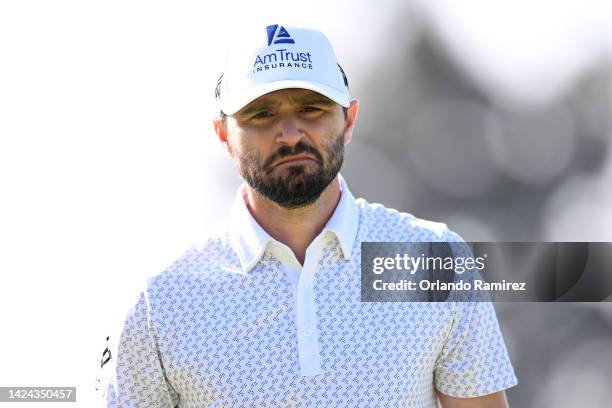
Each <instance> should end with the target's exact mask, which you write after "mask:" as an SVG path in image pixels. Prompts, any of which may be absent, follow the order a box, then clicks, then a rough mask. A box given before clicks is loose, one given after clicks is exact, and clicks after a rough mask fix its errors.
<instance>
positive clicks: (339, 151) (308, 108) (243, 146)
mask: <svg viewBox="0 0 612 408" xmlns="http://www.w3.org/2000/svg"><path fill="white" fill-rule="evenodd" d="M346 125H347V119H346V117H345V114H344V112H343V110H342V107H341V106H340V105H338V104H337V103H335V102H333V101H332V100H330V99H328V98H326V97H325V96H323V95H320V94H318V93H316V92H313V91H308V90H303V89H284V90H280V91H276V92H272V93H269V94H266V95H264V96H262V97H260V98H258V99H256V100H255V101H253V102H251V103H250V104H249V105H247V106H245V107H244V108H243V109H242V110H240V111H239V112H237V113H236V114H234V115H232V116H228V117H227V118H226V124H225V126H226V131H227V143H228V146H229V149H230V152H231V154H232V157H233V159H234V162H235V164H236V166H237V167H238V170H239V172H240V175H241V176H242V177H243V178H244V179H245V181H246V182H247V183H248V184H249V185H250V186H251V188H253V189H254V190H255V191H257V192H258V193H259V194H261V195H263V196H264V197H267V198H268V199H270V200H272V201H274V202H276V203H277V204H278V205H280V206H282V207H285V208H299V207H303V206H306V205H309V204H311V203H313V202H314V201H316V199H317V198H318V197H319V196H320V195H321V193H322V192H323V190H325V188H326V187H327V186H328V185H329V183H330V182H331V181H332V180H333V179H334V178H335V177H336V175H337V174H338V172H339V171H340V167H341V166H342V161H343V158H344V145H345V143H346V142H347V139H346V138H345V130H346Z"/></svg>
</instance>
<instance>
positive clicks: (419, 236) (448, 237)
mask: <svg viewBox="0 0 612 408" xmlns="http://www.w3.org/2000/svg"><path fill="white" fill-rule="evenodd" d="M356 203H357V206H358V208H359V212H360V229H362V231H361V232H362V234H363V238H364V239H368V240H372V241H397V242H403V241H414V242H463V238H461V236H459V235H458V234H457V233H455V232H454V231H452V230H451V229H450V228H449V227H448V226H447V225H446V224H445V223H443V222H435V221H430V220H426V219H422V218H418V217H415V216H414V215H412V214H410V213H407V212H402V211H398V210H396V209H393V208H388V207H385V206H384V205H382V204H378V203H369V202H368V201H366V200H365V199H363V198H359V199H357V200H356Z"/></svg>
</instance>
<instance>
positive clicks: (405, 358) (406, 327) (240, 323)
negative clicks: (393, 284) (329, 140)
mask: <svg viewBox="0 0 612 408" xmlns="http://www.w3.org/2000/svg"><path fill="white" fill-rule="evenodd" d="M339 178H340V182H341V189H342V190H341V197H340V201H339V203H338V205H337V207H336V209H335V211H334V213H333V215H332V217H331V218H330V220H329V221H328V223H327V224H326V226H325V228H324V229H323V231H321V233H320V234H319V235H318V236H317V237H316V238H315V239H314V241H313V242H312V243H311V244H310V246H309V247H308V249H307V251H306V257H305V261H304V264H303V266H302V265H301V264H300V263H299V262H298V261H297V259H296V258H295V256H294V254H293V252H292V251H291V250H290V249H289V248H288V247H287V246H286V245H284V244H283V243H281V242H278V241H276V240H275V239H273V238H272V237H271V236H270V235H269V234H268V233H267V232H266V231H265V230H263V229H262V228H261V227H260V226H259V225H258V224H257V222H256V221H255V220H254V218H253V217H252V216H251V214H250V212H249V210H248V209H247V207H246V205H245V202H244V197H243V193H244V187H245V186H244V185H243V186H242V187H241V188H240V190H239V191H238V194H237V197H236V199H235V202H234V205H233V207H232V210H231V213H230V216H229V218H228V219H227V220H225V221H224V222H222V223H221V224H220V225H219V226H218V227H217V228H215V229H214V230H213V232H211V233H210V235H209V236H208V238H207V239H206V240H205V241H204V243H203V244H202V245H200V246H197V247H194V248H192V249H191V250H189V251H188V252H187V253H186V254H185V255H184V256H183V257H181V259H179V260H177V261H176V262H175V263H174V264H173V265H171V266H170V267H169V268H168V269H167V270H165V271H164V272H163V273H161V274H159V275H157V276H154V277H152V278H151V279H149V280H148V281H147V285H146V288H145V289H144V290H143V291H142V293H140V295H139V297H138V299H137V301H136V302H135V305H134V307H133V308H132V309H131V310H130V311H129V313H128V315H127V318H126V319H125V322H124V323H123V324H122V326H121V328H120V329H118V331H117V333H113V334H111V335H110V336H109V337H108V345H107V348H106V350H105V355H104V356H103V360H102V361H103V362H105V364H104V366H103V367H102V376H103V379H102V380H101V386H100V388H101V390H102V392H103V394H104V398H105V400H106V401H107V404H108V406H109V407H411V408H430V407H437V406H438V404H437V399H436V394H435V390H436V389H437V390H439V391H440V392H442V393H444V394H447V395H450V396H455V397H476V396H481V395H486V394H490V393H493V392H497V391H500V390H504V389H506V388H509V387H512V386H514V385H515V384H516V383H517V379H516V377H515V375H514V371H513V368H512V365H511V363H510V360H509V358H508V353H507V351H506V347H505V345H504V341H503V338H502V335H501V332H500V328H499V325H498V322H497V319H496V316H495V312H494V309H493V307H492V305H491V304H490V303H486V302H484V303H483V302H469V303H459V302H439V303H427V302H414V303H411V302H388V303H385V302H371V303H368V302H361V301H360V296H361V291H360V278H361V273H360V258H361V250H360V243H361V242H364V241H370V242H371V241H380V242H384V241H393V242H411V241H412V242H414V241H417V242H425V241H436V242H438V241H454V242H457V241H461V238H460V237H459V236H458V235H457V234H455V233H453V232H452V231H450V230H449V229H448V228H447V227H446V225H444V224H440V223H433V222H429V221H424V220H421V219H418V218H415V217H414V216H412V215H410V214H406V213H400V212H398V211H395V210H392V209H388V208H385V207H384V206H382V205H380V204H370V203H368V202H367V201H365V200H363V199H357V200H356V199H354V197H353V196H352V194H351V192H350V191H349V189H348V187H347V185H346V182H345V181H344V179H342V177H341V176H339Z"/></svg>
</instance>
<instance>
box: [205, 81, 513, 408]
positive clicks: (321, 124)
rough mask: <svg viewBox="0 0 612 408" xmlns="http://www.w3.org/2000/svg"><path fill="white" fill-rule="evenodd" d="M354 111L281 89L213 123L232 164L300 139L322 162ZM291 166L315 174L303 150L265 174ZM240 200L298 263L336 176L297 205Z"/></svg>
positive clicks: (333, 202) (473, 407)
mask: <svg viewBox="0 0 612 408" xmlns="http://www.w3.org/2000/svg"><path fill="white" fill-rule="evenodd" d="M358 111H359V102H358V101H357V100H356V99H353V100H352V101H351V103H350V106H349V107H348V109H347V112H346V115H345V114H344V112H343V110H342V107H341V106H340V105H338V104H337V103H335V102H333V101H331V100H329V99H327V98H325V97H323V96H322V95H319V94H318V93H316V92H313V91H309V90H305V89H284V90H280V91H275V92H271V93H269V94H266V95H264V96H262V97H260V98H258V99H256V100H255V101H253V102H251V103H250V104H248V105H247V106H245V107H244V108H243V109H241V110H240V111H239V112H237V113H236V114H234V115H229V116H227V117H226V119H225V120H222V119H220V118H217V119H215V120H214V121H213V127H214V129H215V133H216V135H217V137H218V139H219V141H220V142H221V143H222V144H223V146H224V147H225V149H226V151H227V153H228V154H229V155H230V157H231V158H232V159H233V160H234V163H235V164H236V166H238V168H240V165H241V163H240V157H241V156H243V155H245V154H247V153H253V152H254V153H257V154H258V157H259V158H260V160H261V161H262V162H265V160H266V159H267V158H269V157H271V155H273V154H274V153H275V152H277V151H278V149H279V148H280V147H281V146H289V147H293V146H295V145H296V144H297V143H299V142H300V141H302V142H304V143H306V144H308V145H310V146H312V147H314V148H315V149H317V151H319V153H320V154H321V157H323V160H329V157H327V155H326V149H325V146H326V145H329V144H331V143H333V142H334V141H335V140H336V138H337V137H338V135H341V134H343V139H344V145H345V146H346V145H347V144H348V143H349V142H350V141H351V138H352V136H353V130H354V127H355V122H356V120H357V112H358ZM288 159H289V161H286V160H288ZM292 159H295V160H292ZM282 161H286V162H285V163H282ZM292 166H304V170H305V171H306V172H317V171H319V170H320V166H321V163H319V162H318V161H317V160H316V159H315V158H313V157H311V156H310V155H308V154H299V155H297V156H294V157H284V158H282V159H279V160H277V161H276V162H274V163H273V164H272V166H271V169H270V173H269V174H270V177H272V176H285V175H288V174H289V169H290V168H291V167H292ZM244 200H245V203H246V205H247V208H248V209H249V211H250V213H251V214H252V215H253V218H255V220H256V221H257V222H258V224H259V225H260V226H261V227H262V228H263V229H265V230H266V231H267V232H268V233H269V234H270V236H272V237H273V238H274V239H276V240H278V241H280V242H282V243H284V244H285V245H287V246H288V247H289V248H291V250H292V251H293V253H294V254H295V256H296V259H297V260H298V261H299V262H300V263H301V264H302V265H303V264H304V259H305V255H306V249H307V248H308V245H310V243H311V242H312V241H313V240H314V238H316V236H317V235H318V234H319V233H320V232H321V231H322V230H323V228H324V227H325V224H326V223H327V221H328V220H329V219H330V218H331V216H332V214H333V212H334V210H335V208H336V206H337V204H338V201H339V200H340V182H339V180H338V177H336V178H335V179H334V180H333V181H332V182H331V183H330V184H329V186H327V188H326V189H325V190H324V191H323V193H322V194H321V195H320V196H319V198H318V199H317V200H316V201H315V202H314V203H312V204H309V205H306V206H303V207H299V208H291V209H288V208H284V207H282V206H280V205H278V204H277V203H275V202H273V201H271V200H269V199H268V198H266V197H264V196H262V195H260V194H259V193H258V192H256V191H255V190H253V189H252V188H251V187H250V186H248V185H247V187H246V189H245V193H244ZM438 400H439V402H440V404H441V406H442V407H443V408H485V407H486V408H507V407H508V404H507V402H506V396H505V393H504V392H503V391H502V392H497V393H494V394H489V395H485V396H482V397H477V398H455V397H450V396H447V395H444V394H442V393H440V392H438Z"/></svg>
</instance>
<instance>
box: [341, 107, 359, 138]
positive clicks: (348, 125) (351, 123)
mask: <svg viewBox="0 0 612 408" xmlns="http://www.w3.org/2000/svg"><path fill="white" fill-rule="evenodd" d="M357 112H359V101H358V100H357V99H353V100H351V104H350V106H349V107H348V109H347V111H346V120H345V122H344V145H347V144H349V143H350V142H351V139H352V138H353V129H354V128H355V122H357Z"/></svg>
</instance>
